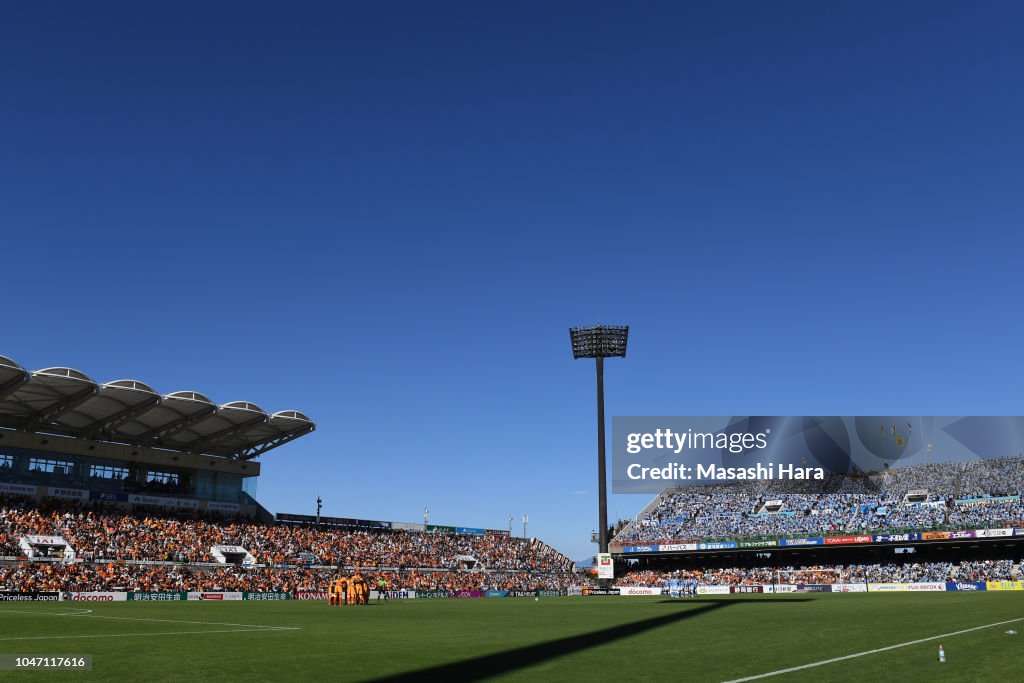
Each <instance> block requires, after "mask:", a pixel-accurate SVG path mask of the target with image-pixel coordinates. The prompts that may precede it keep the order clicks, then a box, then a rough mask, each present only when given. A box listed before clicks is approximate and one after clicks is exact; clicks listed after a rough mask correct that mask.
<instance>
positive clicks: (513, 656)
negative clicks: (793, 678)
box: [373, 598, 807, 683]
mask: <svg viewBox="0 0 1024 683" xmlns="http://www.w3.org/2000/svg"><path fill="white" fill-rule="evenodd" d="M780 601H785V602H807V598H782V599H780V600H773V601H772V602H780ZM664 602H672V603H675V604H679V605H680V606H682V605H693V604H695V603H702V604H701V605H700V606H699V607H696V608H694V609H688V610H686V611H683V612H676V613H674V614H666V615H663V616H660V617H653V618H651V619H644V620H643V621H635V622H632V623H629V624H622V625H620V626H612V627H610V628H606V629H601V630H600V631H592V632H590V633H582V634H580V635H576V636H569V637H567V638H559V639H558V640H552V641H549V642H546V643H538V644H537V645H527V646H526V647H518V648H515V649H513V650H507V651H505V652H496V653H494V654H490V655H482V656H480V657H474V658H472V659H465V660H462V661H460V662H452V663H450V664H439V665H437V666H432V667H427V668H425V669H418V670H416V671H409V672H406V673H401V674H395V675H393V676H384V677H382V678H375V679H373V680H374V681H378V682H381V683H383V682H384V681H423V680H450V681H475V680H481V679H485V678H491V677H493V676H499V675H501V674H506V673H509V672H512V671H516V670H518V669H525V668H526V667H529V666H533V665H534V664H540V663H541V662H545V661H548V660H551V659H557V658H559V657H564V656H565V655H569V654H572V653H574V652H581V651H583V650H589V649H591V648H595V647H600V646H602V645H607V644H608V643H612V642H614V641H616V640H619V639H621V638H629V637H630V636H636V635H639V634H641V633H645V632H647V631H650V630H653V629H656V628H661V627H662V626H668V625H669V624H674V623H677V622H680V621H683V620H685V619H689V618H691V617H699V616H700V615H702V614H707V613H710V612H714V611H717V610H720V609H722V608H724V607H728V606H729V605H734V604H738V603H741V602H758V603H760V604H768V603H765V602H764V601H763V600H752V599H747V598H738V599H730V600H721V599H703V600H673V601H668V600H666V601H664Z"/></svg>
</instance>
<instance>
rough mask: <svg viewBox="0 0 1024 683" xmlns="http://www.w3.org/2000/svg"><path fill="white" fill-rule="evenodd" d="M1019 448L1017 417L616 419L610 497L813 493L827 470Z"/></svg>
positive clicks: (1022, 431) (1023, 437) (1021, 425)
mask: <svg viewBox="0 0 1024 683" xmlns="http://www.w3.org/2000/svg"><path fill="white" fill-rule="evenodd" d="M1020 452H1024V417H1020V416H1009V417H1007V416H996V417H987V416H954V417H940V416H916V415H910V416H895V417H893V416H742V415H740V416H736V415H734V416H616V417H613V418H612V492H613V493H659V492H660V491H662V490H664V489H666V488H671V487H676V486H690V485H698V484H710V483H728V482H730V481H745V480H746V481H749V480H751V479H760V480H765V479H769V480H776V481H784V482H786V483H787V486H788V487H789V489H791V490H792V489H800V490H805V491H807V492H812V493H820V492H826V491H829V490H830V489H829V486H830V478H829V476H828V475H829V474H831V473H838V474H846V473H851V472H877V471H882V470H883V469H885V468H886V467H889V468H893V469H895V468H899V467H902V466H905V465H912V464H919V463H920V462H922V461H925V460H928V461H929V462H935V460H934V456H932V453H935V454H940V453H941V454H942V461H943V462H972V461H977V460H984V459H986V458H988V457H992V456H993V454H1000V453H1004V454H1005V453H1020ZM865 483H866V484H868V485H872V482H865Z"/></svg>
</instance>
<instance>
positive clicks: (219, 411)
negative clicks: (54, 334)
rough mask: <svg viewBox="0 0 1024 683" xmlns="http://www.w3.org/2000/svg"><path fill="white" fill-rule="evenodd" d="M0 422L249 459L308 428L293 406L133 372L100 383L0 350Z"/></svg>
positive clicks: (307, 421)
mask: <svg viewBox="0 0 1024 683" xmlns="http://www.w3.org/2000/svg"><path fill="white" fill-rule="evenodd" d="M0 427H4V428H8V429H18V430H22V431H28V432H44V433H48V434H61V435H64V436H71V437H78V438H84V439H91V440H95V441H109V442H113V443H125V444H132V445H137V446H146V447H149V448H162V449H168V450H173V451H181V452H189V453H199V454H203V455H215V456H220V457H224V458H234V459H239V460H250V459H252V458H255V457H257V456H259V455H262V454H263V453H266V452H267V451H269V450H270V449H272V448H276V447H278V446H280V445H282V444H285V443H287V442H289V441H292V440H294V439H297V438H299V437H300V436H302V435H304V434H308V433H309V432H311V431H313V430H314V429H316V425H315V424H313V421H312V420H310V419H309V418H308V417H306V416H305V415H303V414H302V413H300V412H298V411H297V410H282V411H280V412H277V413H273V414H269V413H267V412H266V411H264V410H263V409H262V408H260V407H259V406H258V405H256V404H254V403H249V402H248V401H232V402H231V403H223V404H221V405H217V404H215V403H214V402H213V401H211V400H210V399H208V398H207V397H206V396H204V395H203V394H200V393H198V392H195V391H176V392H174V393H171V394H163V395H161V394H159V393H157V392H156V391H155V390H153V388H152V387H150V386H149V385H147V384H144V383H143V382H139V381H137V380H134V379H121V380H117V381H114V382H107V383H105V384H100V383H98V382H95V381H94V380H92V379H91V378H89V376H87V375H85V374H84V373H82V372H79V371H78V370H74V369H72V368H45V369H43V370H35V371H29V370H26V369H25V368H23V367H21V366H20V365H18V364H17V363H15V362H14V361H13V360H11V359H10V358H7V357H5V356H0Z"/></svg>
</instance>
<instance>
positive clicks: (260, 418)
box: [185, 413, 270, 453]
mask: <svg viewBox="0 0 1024 683" xmlns="http://www.w3.org/2000/svg"><path fill="white" fill-rule="evenodd" d="M269 419H270V416H269V415H267V414H265V413H261V414H259V415H256V416H254V417H251V418H249V419H248V420H245V421H244V422H239V423H238V424H236V425H231V426H230V427H225V428H224V429H221V430H220V431H216V432H214V433H212V434H208V435H207V436H204V437H203V438H201V439H197V440H196V441H193V442H192V443H190V444H189V445H188V446H186V447H185V448H186V450H189V451H191V452H193V453H199V452H201V451H202V449H204V448H208V447H210V446H213V445H216V444H217V443H218V442H220V441H224V440H225V439H230V438H231V437H232V436H234V435H235V434H240V433H241V432H245V431H248V430H250V429H252V428H253V427H255V426H256V425H258V424H263V423H264V422H266V421H267V420H269Z"/></svg>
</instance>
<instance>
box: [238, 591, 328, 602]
mask: <svg viewBox="0 0 1024 683" xmlns="http://www.w3.org/2000/svg"><path fill="white" fill-rule="evenodd" d="M324 595H325V596H326V595H327V594H326V593H324ZM242 599H243V600H291V599H292V594H291V593H277V592H270V591H262V592H259V591H257V592H253V591H245V592H244V593H242ZM324 599H326V597H325V598H324Z"/></svg>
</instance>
